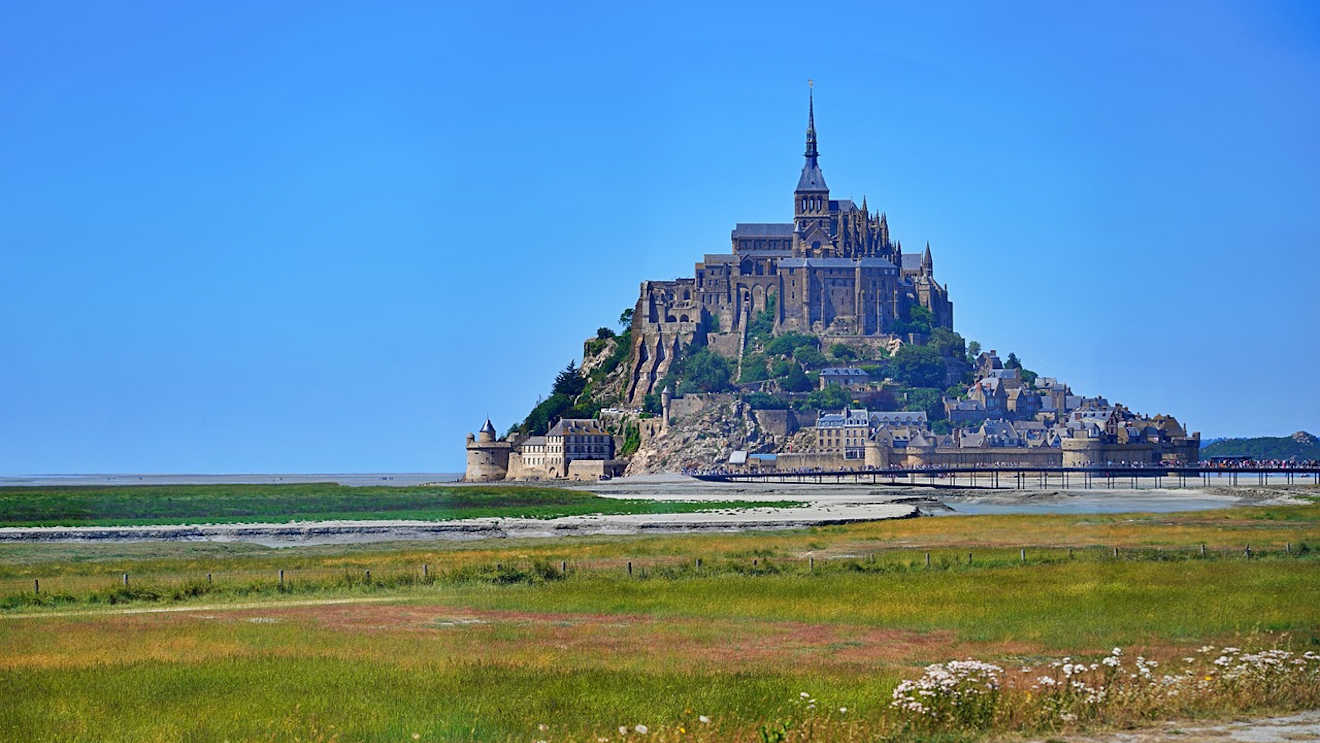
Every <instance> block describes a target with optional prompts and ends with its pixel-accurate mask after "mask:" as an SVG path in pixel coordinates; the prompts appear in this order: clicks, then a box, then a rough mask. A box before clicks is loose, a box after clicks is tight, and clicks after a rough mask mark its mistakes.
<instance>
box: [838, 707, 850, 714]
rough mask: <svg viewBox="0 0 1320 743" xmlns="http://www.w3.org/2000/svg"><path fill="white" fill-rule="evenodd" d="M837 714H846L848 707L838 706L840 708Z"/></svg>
mask: <svg viewBox="0 0 1320 743" xmlns="http://www.w3.org/2000/svg"><path fill="white" fill-rule="evenodd" d="M839 714H841V715H846V714H848V708H847V707H840V708H839Z"/></svg>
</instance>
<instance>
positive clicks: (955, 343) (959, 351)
mask: <svg viewBox="0 0 1320 743" xmlns="http://www.w3.org/2000/svg"><path fill="white" fill-rule="evenodd" d="M928 345H931V346H934V347H935V349H936V350H938V351H939V352H940V355H941V356H943V357H945V358H949V359H959V360H961V359H963V358H965V357H966V356H967V345H966V343H965V342H964V341H963V337H962V336H961V335H958V334H957V333H955V332H953V331H952V330H949V329H948V328H935V329H934V330H932V331H930V343H929V344H928Z"/></svg>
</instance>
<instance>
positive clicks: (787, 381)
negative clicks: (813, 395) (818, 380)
mask: <svg viewBox="0 0 1320 743" xmlns="http://www.w3.org/2000/svg"><path fill="white" fill-rule="evenodd" d="M781 384H782V385H783V387H784V389H786V390H788V391H789V392H806V391H807V390H809V389H811V379H809V378H808V377H807V374H806V372H804V371H802V367H801V366H800V365H798V364H790V365H789V369H788V374H787V375H786V376H785V377H784V381H783V382H782V383H781Z"/></svg>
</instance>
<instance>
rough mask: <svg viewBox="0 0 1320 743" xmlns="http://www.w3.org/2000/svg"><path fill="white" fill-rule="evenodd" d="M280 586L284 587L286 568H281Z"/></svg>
mask: <svg viewBox="0 0 1320 743" xmlns="http://www.w3.org/2000/svg"><path fill="white" fill-rule="evenodd" d="M280 585H281V586H282V585H284V568H280Z"/></svg>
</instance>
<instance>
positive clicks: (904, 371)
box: [890, 343, 945, 387]
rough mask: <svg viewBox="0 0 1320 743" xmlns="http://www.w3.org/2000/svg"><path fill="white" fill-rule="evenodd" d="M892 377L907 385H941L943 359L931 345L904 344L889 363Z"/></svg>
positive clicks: (943, 371)
mask: <svg viewBox="0 0 1320 743" xmlns="http://www.w3.org/2000/svg"><path fill="white" fill-rule="evenodd" d="M890 366H891V367H892V370H893V373H894V378H895V379H897V380H898V381H900V382H902V383H903V384H906V385H907V386H909V387H943V386H944V374H945V369H944V359H943V358H942V357H941V356H940V353H939V351H937V350H935V349H934V348H932V347H931V346H917V345H913V344H911V343H908V344H905V345H904V346H903V347H901V348H899V349H898V353H896V354H894V360H893V361H892V362H891V363H890Z"/></svg>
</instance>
